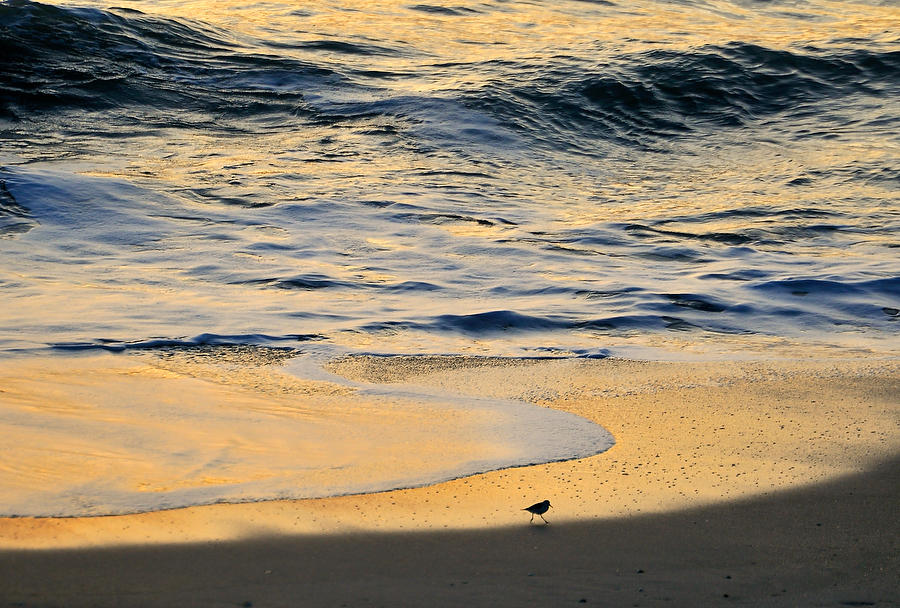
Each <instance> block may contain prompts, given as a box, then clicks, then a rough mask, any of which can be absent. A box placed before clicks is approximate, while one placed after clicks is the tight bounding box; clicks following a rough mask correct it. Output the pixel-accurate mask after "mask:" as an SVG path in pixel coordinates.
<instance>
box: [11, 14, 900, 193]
mask: <svg viewBox="0 0 900 608" xmlns="http://www.w3.org/2000/svg"><path fill="white" fill-rule="evenodd" d="M412 8H413V9H414V10H418V11H429V12H435V11H437V10H438V9H440V13H441V14H447V15H450V14H451V13H452V14H456V13H458V12H459V11H460V10H462V9H460V8H458V7H451V8H446V7H444V8H441V7H432V6H430V5H419V6H416V7H412ZM0 23H2V24H3V25H2V26H0V32H2V36H0V54H2V55H4V56H5V57H7V58H8V59H7V61H6V65H5V68H4V70H3V71H2V73H0V111H2V112H3V113H4V114H6V115H7V116H12V117H22V116H26V115H28V113H29V112H33V111H35V110H43V111H48V110H61V109H67V108H68V109H74V108H77V109H78V110H80V111H85V110H89V111H110V110H112V109H117V108H135V107H139V108H142V109H143V111H144V112H145V113H146V112H147V111H148V108H150V109H152V111H151V112H150V115H149V116H146V115H145V116H144V117H143V120H144V121H147V120H149V121H150V123H151V124H152V121H153V115H154V114H160V115H162V114H164V115H165V116H164V117H163V116H160V120H161V121H163V122H164V123H165V124H166V125H167V126H171V125H172V124H173V116H172V111H171V110H172V109H173V108H177V109H178V111H177V112H176V114H177V118H178V120H182V121H187V124H196V123H197V122H198V121H199V122H203V121H206V122H207V123H209V124H210V125H212V124H213V123H215V122H221V120H222V119H223V118H228V117H232V118H241V119H245V120H246V119H248V118H262V117H267V116H271V115H273V114H275V115H279V116H282V117H294V118H296V117H300V118H302V119H305V120H309V121H310V123H311V124H336V123H338V122H344V121H348V120H357V119H360V118H373V117H377V116H381V117H388V119H389V122H391V123H396V124H393V125H392V126H393V127H394V129H395V131H394V133H396V132H397V131H396V128H397V126H398V125H399V124H402V123H403V121H404V120H405V119H409V120H411V121H412V123H413V124H414V123H416V122H417V121H421V120H422V116H421V115H422V114H424V115H426V116H429V117H430V119H432V120H434V121H438V120H439V119H440V117H441V116H444V115H447V114H448V112H451V113H452V111H453V110H451V109H450V108H449V107H448V104H461V106H462V107H465V108H468V109H469V110H474V111H477V112H480V113H483V114H485V115H488V116H492V117H494V118H495V119H497V120H499V123H497V124H494V125H467V126H462V127H460V129H461V131H466V130H467V131H470V133H469V135H470V136H472V137H479V138H481V139H484V141H486V142H497V141H501V140H502V138H503V137H504V135H503V131H504V130H505V129H512V130H513V131H516V132H518V133H524V134H526V135H527V137H528V138H529V139H530V140H531V141H532V142H535V143H537V144H541V143H543V144H547V145H553V146H556V147H557V148H560V147H562V148H563V149H568V150H570V151H576V152H586V153H593V152H595V150H594V146H595V144H596V142H598V141H608V142H611V143H617V144H624V145H628V146H634V145H639V146H643V145H648V144H649V143H650V142H652V140H654V139H657V138H665V139H671V138H673V137H674V138H677V137H683V136H685V135H690V134H692V133H697V132H700V131H706V130H715V129H721V128H734V127H742V126H747V125H749V124H751V123H754V122H756V121H759V120H760V119H762V118H765V117H770V116H774V115H778V116H781V117H783V118H785V117H787V118H789V117H791V116H801V115H803V114H804V113H807V112H808V111H810V109H815V110H816V112H817V113H819V114H821V110H822V106H821V104H823V103H827V104H828V105H829V107H838V106H837V105H836V104H840V103H842V101H841V100H844V99H848V98H852V97H854V96H865V97H867V98H873V97H875V98H882V99H887V98H889V97H890V96H892V95H896V94H898V92H900V76H898V74H900V52H893V51H876V50H872V49H867V48H856V49H854V48H841V49H837V50H835V49H829V50H823V49H816V48H807V47H804V48H802V49H800V48H796V49H790V50H787V49H773V48H766V47H763V46H759V45H756V44H748V43H743V42H734V43H731V44H725V45H707V46H704V47H699V48H696V49H688V50H672V49H660V50H651V51H645V52H639V53H629V54H619V55H608V56H605V57H604V58H603V59H597V60H595V61H594V62H593V63H589V62H585V60H584V58H583V57H575V56H567V55H559V54H557V55H553V56H550V57H547V58H546V59H544V60H542V61H541V62H535V60H534V59H529V60H525V59H522V60H518V61H510V60H507V59H503V60H490V61H478V62H473V63H466V62H457V63H454V64H452V65H449V64H448V65H446V66H445V67H440V66H441V65H443V64H440V65H439V64H430V63H427V62H426V63H424V64H423V63H422V62H421V61H417V60H413V59H412V58H417V57H419V55H420V53H419V52H418V51H417V50H416V49H415V47H413V46H410V45H408V44H406V45H396V44H376V43H373V42H363V41H360V40H353V39H347V40H338V39H317V40H316V39H313V40H303V39H298V40H297V41H296V42H285V41H283V40H270V41H259V40H250V39H244V38H241V37H239V36H238V35H236V34H231V33H229V32H227V31H225V30H223V29H221V28H218V27H215V26H213V25H210V24H208V23H204V22H201V21H196V20H186V19H174V18H171V19H167V18H161V17H154V16H149V15H146V14H143V13H141V12H139V11H135V10H129V9H118V8H115V9H109V10H99V9H89V8H62V7H56V6H51V5H45V4H40V3H37V2H26V1H23V0H17V1H13V2H8V3H3V4H0ZM282 51H283V52H282ZM340 56H355V57H359V58H362V59H365V58H366V57H376V56H377V57H384V58H392V59H393V60H395V62H396V69H395V70H391V71H390V72H389V73H388V72H385V71H384V70H383V69H376V68H375V67H374V66H365V65H361V64H359V63H352V64H345V63H342V62H341V61H340ZM323 57H327V59H323ZM335 57H337V59H335ZM439 67H440V69H443V70H447V71H448V72H458V73H459V75H460V80H461V81H463V82H464V81H465V80H466V76H467V75H471V76H477V78H471V79H469V80H471V81H472V82H473V83H477V82H485V81H486V82H487V83H488V84H486V85H480V86H479V85H464V84H460V85H459V86H457V87H456V88H455V89H450V90H446V91H441V92H440V93H439V94H438V93H437V92H435V93H433V94H428V93H423V94H422V95H414V96H410V95H409V94H408V93H407V92H403V93H402V94H401V93H400V92H399V91H394V90H392V88H391V86H390V82H391V80H392V79H395V78H407V77H412V76H418V77H421V76H427V73H426V72H425V71H427V70H434V69H438V68H439ZM372 80H374V81H376V82H377V87H375V88H373V87H372V83H371V81H372ZM364 81H366V82H368V84H364ZM376 89H377V96H376V98H372V99H371V100H370V101H366V102H354V101H353V99H352V98H353V95H350V94H349V93H350V92H352V91H363V90H368V91H370V92H372V91H375V90H376ZM310 91H312V92H315V95H314V96H317V97H321V96H322V92H323V91H330V93H329V94H327V95H325V98H330V99H335V100H338V101H336V102H335V103H333V104H330V103H327V102H321V101H320V102H317V103H311V102H310V101H309V100H308V99H307V94H308V93H309V92H310ZM363 97H365V96H364V95H363ZM323 99H324V98H323ZM457 111H458V110H457ZM191 112H194V113H200V115H199V116H191V115H190V113H191ZM129 116H130V115H128V114H127V113H123V115H122V116H121V117H120V119H121V120H126V119H128V118H129ZM470 118H471V117H470ZM130 119H131V120H132V121H133V120H134V118H133V117H130ZM163 122H160V124H163ZM176 122H177V121H176ZM463 122H465V120H464V121H463ZM231 126H232V127H233V128H234V127H236V124H232V125H231ZM380 127H384V125H380ZM479 130H480V131H482V132H481V133H480V134H479V133H476V132H475V131H479ZM461 134H463V135H465V133H461ZM498 138H499V139H498ZM875 177H876V178H878V177H879V175H876V176H875Z"/></svg>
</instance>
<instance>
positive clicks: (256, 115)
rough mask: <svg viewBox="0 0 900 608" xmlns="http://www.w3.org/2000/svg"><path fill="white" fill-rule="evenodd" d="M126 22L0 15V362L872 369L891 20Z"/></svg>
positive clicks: (37, 13)
mask: <svg viewBox="0 0 900 608" xmlns="http://www.w3.org/2000/svg"><path fill="white" fill-rule="evenodd" d="M128 6H129V8H109V7H107V6H106V4H103V3H96V2H80V3H77V2H72V3H70V2H65V3H58V4H53V5H51V4H42V3H37V2H25V1H21V0H16V1H7V2H0V163H2V169H0V237H2V238H0V287H2V289H0V298H2V312H0V348H2V349H5V350H6V351H8V352H9V351H19V350H23V349H24V350H34V349H37V350H41V349H45V348H48V347H51V348H61V349H91V348H105V349H112V350H117V349H123V348H127V347H129V346H132V347H155V346H159V345H172V344H188V345H190V344H197V343H201V344H247V343H264V344H277V345H288V346H296V347H298V348H302V347H303V346H304V345H306V344H310V343H313V342H315V343H317V344H318V345H319V346H320V347H323V346H324V347H327V346H328V345H333V346H335V347H339V348H349V349H350V350H360V351H375V352H387V353H390V352H412V353H426V352H427V353H431V352H450V353H455V352H475V353H494V354H510V353H512V354H523V353H524V354H531V355H544V354H549V355H552V354H567V353H574V354H582V355H585V354H586V355H590V354H594V355H602V354H605V353H607V352H628V350H627V349H628V348H635V347H640V348H643V347H653V348H657V347H658V348H662V349H670V350H671V349H683V348H685V347H691V348H697V349H699V350H701V351H709V352H718V351H722V350H726V351H727V350H731V349H742V348H751V349H755V350H759V349H761V348H768V347H770V346H772V345H777V346H781V347H785V348H788V349H801V350H804V351H805V349H808V348H811V347H823V348H829V349H833V348H838V349H863V350H874V351H877V352H884V351H892V352H896V344H897V343H898V342H897V340H896V338H897V334H898V328H900V325H898V323H900V316H898V315H900V313H898V309H900V262H898V260H900V255H898V253H900V249H898V247H900V231H898V229H900V203H898V191H900V165H898V159H900V139H898V136H897V133H898V132H900V102H898V99H900V42H898V35H897V28H896V25H897V17H898V12H897V9H896V7H895V6H893V5H892V3H888V2H862V3H857V4H853V5H844V4H842V5H839V6H838V5H835V4H833V3H819V2H815V1H810V2H793V1H792V2H779V1H773V2H764V3H761V2H699V1H698V2H693V1H683V2H650V1H647V2H637V3H630V2H629V3H625V2H601V3H594V2H561V3H529V2H507V1H488V2H480V3H477V4H452V3H450V4H447V3H433V4H428V5H421V4H413V3H399V2H386V3H378V4H377V5H373V4H371V3H365V2H351V1H348V2H343V3H315V2H313V3H304V4H303V5H302V8H298V7H297V5H294V4H292V3H271V2H269V3H260V4H252V3H251V4H246V3H244V4H238V3H232V2H216V3H207V4H204V3H198V2H191V3H188V2H178V1H175V0H172V1H168V2H152V3H151V2H131V3H129V5H128ZM617 349H624V350H620V351H617Z"/></svg>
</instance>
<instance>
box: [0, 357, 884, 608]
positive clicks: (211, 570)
mask: <svg viewBox="0 0 900 608" xmlns="http://www.w3.org/2000/svg"><path fill="white" fill-rule="evenodd" d="M332 369H333V371H338V372H341V373H343V374H345V375H347V376H350V377H354V378H357V379H369V380H377V381H381V382H407V383H416V384H422V385H426V386H432V387H446V388H448V389H450V388H452V389H454V390H455V391H457V392H471V393H473V394H484V395H495V396H502V397H519V398H526V399H528V400H530V401H532V402H537V403H539V404H542V405H545V406H547V407H555V408H559V409H564V410H567V411H571V412H575V413H578V414H580V415H583V416H585V417H588V418H590V419H592V420H595V421H597V422H599V423H601V424H603V425H604V426H605V427H606V428H607V429H609V430H610V431H611V432H612V433H613V435H614V436H615V437H616V441H617V443H616V445H615V446H614V447H613V448H612V449H611V450H609V451H608V452H605V453H603V454H599V455H597V456H594V457H591V458H586V459H582V460H576V461H569V462H559V463H552V464H545V465H537V466H531V467H525V468H518V469H508V470H504V471H496V472H492V473H486V474H483V475H478V476H474V477H469V478H464V479H459V480H455V481H451V482H447V483H443V484H438V485H435V486H430V487H425V488H417V489H410V490H401V491H394V492H385V493H379V494H370V495H363V496H345V497H339V498H330V499H319V500H306V501H284V502H271V503H258V504H243V505H213V506H208V507H196V508H191V509H181V510H175V511H167V512H158V513H148V514H144V515H131V516H121V517H102V518H86V519H30V518H17V519H5V520H0V547H2V550H0V574H2V576H0V581H2V582H0V597H2V598H3V599H4V600H5V601H6V602H7V603H8V604H12V605H26V606H52V605H61V606H62V605H64V606H98V605H99V606H107V605H115V606H171V605H194V606H207V605H208V606H227V605H232V606H241V605H254V606H294V605H315V606H341V605H348V606H377V605H385V606H396V605H410V606H415V605H425V604H429V605H445V606H454V605H461V604H463V603H468V604H473V605H491V606H498V605H499V606H503V605H510V606H521V605H537V604H538V603H542V604H544V605H568V604H573V605H574V604H579V605H580V604H582V603H584V604H593V605H612V606H631V605H638V606H648V605H661V604H666V605H676V606H678V605H683V606H697V605H710V604H719V603H721V604H735V605H748V606H770V605H771V606H817V605H822V606H842V605H843V606H864V605H877V606H890V605H896V603H897V601H898V599H897V598H898V597H900V586H898V583H897V576H896V573H897V572H898V571H900V568H898V567H900V551H898V547H900V526H898V523H897V516H896V514H897V512H898V510H900V509H898V507H900V500H898V488H900V483H898V482H900V462H898V459H897V454H898V452H900V449H898V448H900V432H898V429H900V366H898V364H897V363H896V362H893V361H878V360H872V361H854V362H851V361H820V362H815V361H807V362H802V361H794V362H785V361H781V362H744V363H739V362H727V363H726V362H714V363H641V362H628V361H577V360H574V361H573V360H568V361H534V362H525V363H513V362H510V361H504V360H466V359H454V358H412V359H405V360H401V361H397V360H393V361H390V362H385V361H384V360H379V359H377V358H373V359H354V360H350V361H346V362H340V363H337V364H335V365H334V366H332ZM544 498H548V499H550V500H551V502H552V503H553V504H554V508H552V509H551V510H550V512H549V513H548V514H547V515H546V517H547V519H548V520H549V521H550V522H551V525H549V526H544V525H532V524H529V522H528V514H527V513H525V512H523V511H521V508H522V507H525V506H527V505H529V504H531V503H533V502H537V501H539V500H542V499H544ZM582 600H584V602H582Z"/></svg>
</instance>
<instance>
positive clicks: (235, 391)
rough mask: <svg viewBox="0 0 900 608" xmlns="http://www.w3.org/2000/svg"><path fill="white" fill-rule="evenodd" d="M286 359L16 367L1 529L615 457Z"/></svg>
mask: <svg viewBox="0 0 900 608" xmlns="http://www.w3.org/2000/svg"><path fill="white" fill-rule="evenodd" d="M288 358H289V357H288V356H287V355H286V354H285V351H280V350H275V349H265V348H251V347H237V348H235V347H212V348H209V349H172V350H163V351H161V352H159V353H157V352H148V353H144V354H143V355H109V354H107V355H99V356H97V355H92V356H81V357H57V358H48V357H44V358H34V359H31V358H30V359H23V360H17V361H8V362H7V363H6V364H5V365H4V368H3V371H2V372H0V386H2V387H3V390H2V392H0V414H2V415H0V431H2V433H3V436H4V446H3V447H2V448H0V450H2V454H3V458H2V461H0V489H2V490H3V493H4V500H3V503H2V504H0V515H19V516H23V515H25V516H98V515H117V514H124V513H136V512H145V511H158V510H162V509H171V508H176V507H187V506H196V505H203V504H211V503H215V502H230V503H235V502H247V501H259V500H272V499H276V498H315V497H325V496H338V495H343V494H361V493H365V492H377V491H385V490H390V489H395V488H402V487H415V486H421V485H426V484H430V483H436V482H439V481H445V480H447V479H453V478H455V477H460V476H463V475H470V474H473V473H479V472H483V471H486V470H494V469H499V468H503V467H507V466H514V465H523V464H531V463H535V462H547V461H553V460H560V459H564V458H572V457H577V456H585V455H592V454H595V453H597V452H600V451H602V450H604V449H606V448H608V447H609V446H610V445H611V444H612V440H611V437H610V436H609V434H608V433H607V432H606V431H605V430H604V429H602V428H601V427H599V426H597V425H596V424H593V423H591V422H589V421H587V420H585V419H583V418H579V417H577V416H573V415H571V414H568V413H564V412H561V411H557V410H547V409H542V408H537V407H535V406H534V405H530V404H528V403H525V402H523V401H513V400H508V399H496V398H487V399H479V398H476V397H475V396H471V397H464V396H459V395H454V394H453V393H452V392H447V391H441V392H437V391H429V390H427V389H422V388H420V389H419V390H413V389H409V388H407V389H405V390H398V388H397V386H398V385H391V386H387V387H384V388H381V389H379V388H378V387H376V386H373V385H369V384H352V383H344V384H342V383H341V379H340V378H339V377H335V378H334V380H335V381H327V380H326V381H323V380H308V379H304V378H302V377H298V376H297V375H294V374H291V373H289V372H288V369H289V368H288V367H285V366H283V365H280V364H283V363H284V362H285V361H286V360H287V359H288ZM294 363H295V364H296V363H302V362H301V361H298V360H294ZM297 367H309V365H308V364H307V365H299V366H297ZM301 372H302V370H301ZM320 375H321V373H320ZM544 431H552V436H550V435H548V433H546V432H544Z"/></svg>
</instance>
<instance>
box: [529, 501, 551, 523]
mask: <svg viewBox="0 0 900 608" xmlns="http://www.w3.org/2000/svg"><path fill="white" fill-rule="evenodd" d="M550 506H551V505H550V501H549V500H545V501H544V502H538V503H535V504H533V505H531V506H530V507H525V508H524V509H522V510H523V511H528V512H529V513H531V521H534V516H535V515H540V516H541V519H544V513H546V512H547V509H549V508H550ZM544 523H545V524H549V523H550V522H549V521H547V520H546V519H544Z"/></svg>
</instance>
